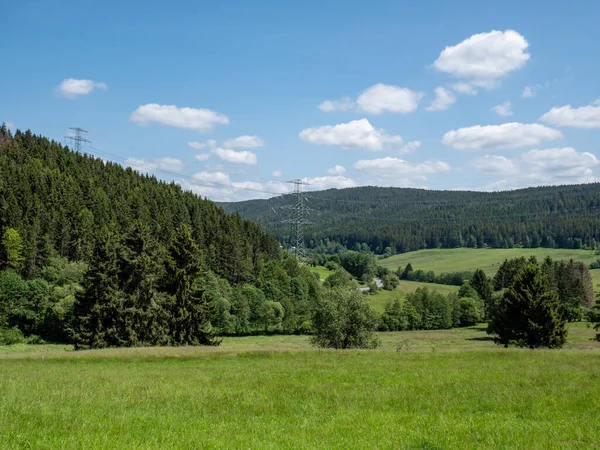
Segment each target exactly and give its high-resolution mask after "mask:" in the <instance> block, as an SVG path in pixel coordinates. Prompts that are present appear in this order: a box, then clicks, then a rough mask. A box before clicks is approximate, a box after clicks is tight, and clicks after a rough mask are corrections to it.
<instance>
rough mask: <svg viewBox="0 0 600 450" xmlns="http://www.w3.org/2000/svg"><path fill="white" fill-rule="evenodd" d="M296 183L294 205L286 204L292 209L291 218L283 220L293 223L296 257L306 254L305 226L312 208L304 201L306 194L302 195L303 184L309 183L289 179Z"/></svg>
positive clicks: (293, 246) (287, 207) (292, 240)
mask: <svg viewBox="0 0 600 450" xmlns="http://www.w3.org/2000/svg"><path fill="white" fill-rule="evenodd" d="M288 183H292V184H293V185H294V192H293V194H292V195H293V196H294V197H296V199H295V202H294V204H293V205H288V206H284V208H285V209H289V210H291V211H292V217H291V219H286V220H283V223H289V224H290V225H291V228H292V229H291V243H290V245H291V247H292V248H291V250H292V251H293V252H294V254H295V255H296V258H300V257H302V256H306V249H305V247H304V226H305V225H308V224H310V223H312V222H310V221H309V220H308V219H306V217H305V216H306V215H307V214H308V212H309V210H310V208H309V207H308V206H306V204H305V203H304V200H305V198H304V196H303V195H302V186H303V185H307V184H308V183H306V182H304V181H302V180H301V179H299V178H296V179H295V180H291V181H288Z"/></svg>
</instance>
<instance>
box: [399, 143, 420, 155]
mask: <svg viewBox="0 0 600 450" xmlns="http://www.w3.org/2000/svg"><path fill="white" fill-rule="evenodd" d="M420 147H421V141H408V142H407V143H406V144H404V145H403V146H402V147H400V150H399V153H400V154H404V153H411V152H414V151H415V150H417V149H418V148H420Z"/></svg>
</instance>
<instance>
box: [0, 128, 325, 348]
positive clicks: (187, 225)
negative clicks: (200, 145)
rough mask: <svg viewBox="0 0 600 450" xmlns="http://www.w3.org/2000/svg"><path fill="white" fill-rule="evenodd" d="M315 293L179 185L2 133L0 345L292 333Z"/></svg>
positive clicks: (244, 229) (268, 246) (253, 237)
mask: <svg viewBox="0 0 600 450" xmlns="http://www.w3.org/2000/svg"><path fill="white" fill-rule="evenodd" d="M317 289H318V281H317V280H316V278H315V277H314V275H312V274H311V273H310V272H309V271H308V269H307V268H305V267H301V266H299V265H298V264H297V262H296V260H295V259H293V258H292V257H289V256H286V254H284V252H282V251H281V249H280V246H279V243H278V242H277V240H276V239H275V238H274V237H273V236H272V235H269V234H266V233H264V232H263V231H262V230H261V227H260V226H259V225H257V224H255V223H253V222H250V221H248V220H244V219H242V218H241V217H240V216H239V215H229V214H227V213H225V212H224V211H223V210H222V209H221V208H220V207H218V206H217V205H215V204H214V203H213V202H211V201H209V200H203V199H201V198H199V197H197V196H196V195H194V194H192V193H190V192H184V191H183V190H182V189H181V188H180V186H179V185H177V184H175V183H165V182H161V181H159V180H157V179H156V178H155V177H154V176H150V175H141V174H139V173H137V172H135V171H133V170H132V169H130V168H123V167H121V166H120V165H118V164H114V163H111V162H108V161H103V160H101V159H99V158H95V157H93V156H90V155H85V154H79V153H76V152H72V151H70V150H69V149H68V148H66V147H63V146H62V145H60V144H59V143H57V142H54V141H50V140H48V139H46V138H44V137H41V136H36V135H34V134H32V133H31V132H30V131H27V132H21V131H17V132H16V133H15V135H14V136H12V134H11V133H10V132H9V131H8V130H7V128H6V127H5V126H2V128H1V129H0V341H2V340H3V339H4V338H6V339H4V340H5V341H7V342H13V341H18V339H19V336H20V337H21V338H22V337H23V335H24V336H25V337H27V336H37V338H41V339H44V340H49V341H53V342H73V343H75V344H76V345H77V346H78V347H81V348H88V347H106V346H110V347H114V346H131V345H188V344H215V343H218V340H217V339H215V334H217V333H218V334H247V333H254V332H265V331H266V332H271V331H284V332H298V331H299V330H301V328H302V324H303V323H304V322H305V321H307V320H308V319H309V313H310V308H309V302H310V300H311V299H312V300H314V299H315V298H316V296H317ZM2 336H4V338H3V337H2ZM37 338H36V339H37Z"/></svg>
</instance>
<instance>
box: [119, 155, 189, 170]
mask: <svg viewBox="0 0 600 450" xmlns="http://www.w3.org/2000/svg"><path fill="white" fill-rule="evenodd" d="M125 165H126V166H129V167H131V168H132V169H135V170H138V171H140V172H142V173H143V172H155V171H156V170H164V171H168V172H181V171H182V170H183V169H184V164H183V162H182V161H181V160H179V159H176V158H171V157H168V156H166V157H164V158H155V159H148V160H146V159H138V158H127V159H126V160H125Z"/></svg>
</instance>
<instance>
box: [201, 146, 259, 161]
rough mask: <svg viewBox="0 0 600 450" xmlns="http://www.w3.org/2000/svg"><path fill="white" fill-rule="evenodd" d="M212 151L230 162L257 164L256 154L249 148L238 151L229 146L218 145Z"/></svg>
mask: <svg viewBox="0 0 600 450" xmlns="http://www.w3.org/2000/svg"><path fill="white" fill-rule="evenodd" d="M211 152H212V153H213V154H215V155H216V156H218V157H219V158H221V159H222V160H223V161H227V162H230V163H232V164H256V162H257V158H256V155H255V154H254V153H252V152H249V151H247V150H244V151H240V152H236V151H235V150H231V149H228V148H220V147H217V148H215V149H212V150H211Z"/></svg>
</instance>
